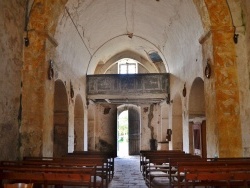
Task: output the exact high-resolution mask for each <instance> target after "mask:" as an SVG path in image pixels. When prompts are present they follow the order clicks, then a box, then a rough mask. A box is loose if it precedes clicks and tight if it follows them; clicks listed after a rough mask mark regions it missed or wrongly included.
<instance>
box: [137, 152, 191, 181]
mask: <svg viewBox="0 0 250 188" xmlns="http://www.w3.org/2000/svg"><path fill="white" fill-rule="evenodd" d="M179 156H180V157H181V156H191V154H185V153H159V154H158V155H155V154H154V153H148V154H146V155H145V156H144V160H143V165H142V167H141V168H142V174H143V176H144V177H145V176H146V173H147V172H146V170H147V168H148V166H149V164H150V163H153V161H152V160H161V159H163V160H165V163H167V161H166V160H168V158H171V157H172V158H173V157H179ZM154 164H160V163H159V162H158V163H156V161H155V162H154Z"/></svg>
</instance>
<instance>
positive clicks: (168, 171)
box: [145, 154, 201, 187]
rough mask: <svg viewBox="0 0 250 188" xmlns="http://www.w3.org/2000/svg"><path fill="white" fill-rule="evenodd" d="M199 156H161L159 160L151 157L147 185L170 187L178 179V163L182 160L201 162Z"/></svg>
mask: <svg viewBox="0 0 250 188" xmlns="http://www.w3.org/2000/svg"><path fill="white" fill-rule="evenodd" d="M199 159H201V158H200V157H199V156H195V155H191V154H171V155H168V156H165V155H161V156H160V157H159V156H158V157H157V158H155V157H153V156H151V157H149V165H148V167H147V172H146V178H145V180H146V183H147V185H148V186H149V187H151V186H153V187H157V186H163V185H164V186H169V185H171V181H172V180H173V179H174V178H175V177H177V175H176V174H177V173H176V171H177V168H176V164H177V161H182V160H190V161H192V160H194V161H196V160H199Z"/></svg>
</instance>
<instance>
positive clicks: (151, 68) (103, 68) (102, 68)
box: [95, 50, 166, 74]
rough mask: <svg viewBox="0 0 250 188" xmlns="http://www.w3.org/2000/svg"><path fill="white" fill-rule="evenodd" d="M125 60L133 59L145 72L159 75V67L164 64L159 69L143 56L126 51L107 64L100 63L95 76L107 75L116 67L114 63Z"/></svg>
mask: <svg viewBox="0 0 250 188" xmlns="http://www.w3.org/2000/svg"><path fill="white" fill-rule="evenodd" d="M123 58H131V59H134V60H136V61H138V62H139V64H140V66H141V69H144V70H145V72H150V73H158V72H159V69H160V68H159V67H161V64H162V63H159V64H160V65H159V67H158V66H157V64H153V63H151V62H149V61H148V60H147V59H145V58H144V57H142V56H141V55H139V54H137V53H135V52H133V51H130V50H125V51H122V52H120V53H118V54H116V55H114V56H113V57H111V58H110V59H109V60H108V61H106V62H99V64H98V65H97V66H96V69H95V74H106V72H107V71H108V70H109V69H110V68H111V67H113V66H115V65H114V63H115V62H116V61H118V60H120V59H123ZM163 66H164V65H163ZM116 70H117V69H116ZM161 71H162V72H165V71H166V70H161Z"/></svg>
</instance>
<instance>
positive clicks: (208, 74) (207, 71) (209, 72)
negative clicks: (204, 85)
mask: <svg viewBox="0 0 250 188" xmlns="http://www.w3.org/2000/svg"><path fill="white" fill-rule="evenodd" d="M205 76H206V77H207V78H210V76H211V66H210V59H208V60H207V65H206V67H205Z"/></svg>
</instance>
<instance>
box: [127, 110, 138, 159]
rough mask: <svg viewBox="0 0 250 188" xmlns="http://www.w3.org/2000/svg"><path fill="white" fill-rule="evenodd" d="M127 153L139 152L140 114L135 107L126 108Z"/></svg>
mask: <svg viewBox="0 0 250 188" xmlns="http://www.w3.org/2000/svg"><path fill="white" fill-rule="evenodd" d="M128 123H129V124H128V145H129V152H128V153H129V155H139V154H140V115H139V113H138V112H137V111H136V110H135V109H132V108H131V109H129V110H128Z"/></svg>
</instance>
